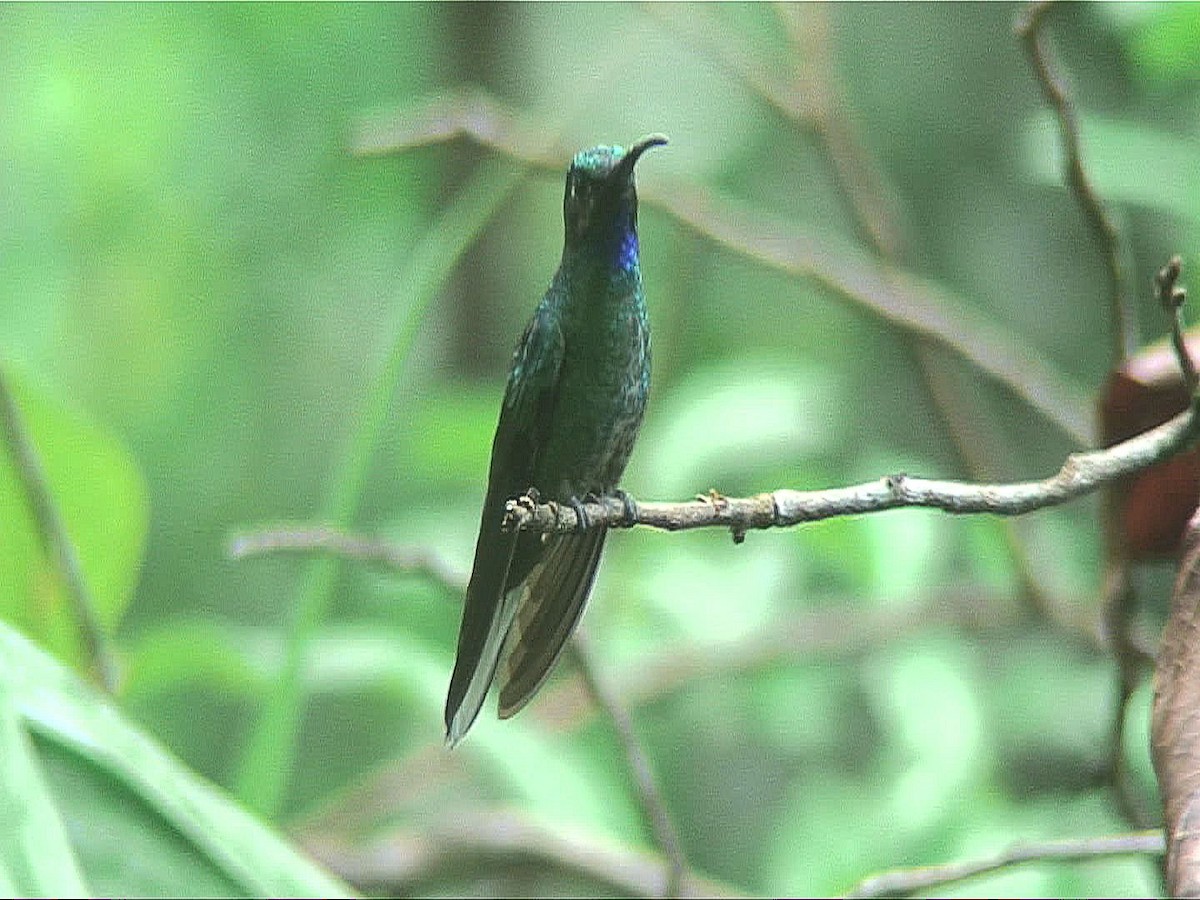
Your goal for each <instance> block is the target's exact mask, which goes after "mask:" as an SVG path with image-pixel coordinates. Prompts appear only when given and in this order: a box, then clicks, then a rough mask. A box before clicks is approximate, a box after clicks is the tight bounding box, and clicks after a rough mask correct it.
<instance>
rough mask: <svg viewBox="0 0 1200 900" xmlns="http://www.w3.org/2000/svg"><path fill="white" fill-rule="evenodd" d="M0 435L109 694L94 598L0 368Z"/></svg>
mask: <svg viewBox="0 0 1200 900" xmlns="http://www.w3.org/2000/svg"><path fill="white" fill-rule="evenodd" d="M0 434H2V435H3V436H4V440H5V442H6V443H7V444H8V447H9V452H10V453H11V454H12V461H13V468H14V469H15V470H16V475H17V480H18V482H19V483H20V485H21V487H22V489H23V490H24V492H25V501H26V502H27V503H28V504H29V511H30V513H31V514H32V516H33V521H34V524H35V525H36V527H37V529H38V535H39V537H40V538H41V541H42V546H43V548H44V549H45V552H46V554H47V556H49V557H51V558H52V559H53V560H54V562H55V564H56V565H57V567H58V571H59V573H60V574H61V575H62V579H63V584H64V586H65V588H66V594H67V598H68V600H69V602H70V604H71V608H72V610H73V611H74V613H75V622H76V625H77V627H78V628H79V636H80V638H81V640H82V642H83V649H84V652H85V653H86V654H87V657H88V662H89V664H90V665H91V667H92V669H93V670H94V671H95V673H96V676H97V678H99V680H100V683H101V684H102V685H103V686H104V689H105V690H107V691H108V692H110V693H111V692H113V691H114V690H116V687H117V667H116V662H115V661H114V660H113V656H112V651H111V650H110V649H109V646H108V641H107V638H106V637H105V635H104V628H103V627H102V626H101V624H100V619H99V616H98V615H97V612H96V600H95V598H94V597H93V596H92V591H91V588H89V587H88V583H87V579H86V578H85V577H84V575H83V566H82V564H81V563H80V561H79V553H78V551H77V550H76V549H75V544H74V543H73V542H72V541H71V536H70V535H69V534H68V533H67V523H66V522H65V521H63V518H62V515H61V514H60V513H59V510H58V507H57V506H56V505H55V503H54V498H53V497H52V496H51V494H50V485H49V482H48V481H47V480H46V472H45V469H43V468H42V461H41V458H40V457H39V456H38V452H37V448H36V447H34V445H33V438H32V437H31V436H30V434H29V431H28V429H27V428H26V427H25V422H24V420H23V419H22V418H21V411H20V410H19V409H18V408H17V402H16V400H15V399H14V397H13V395H12V392H11V391H10V390H9V387H8V382H7V379H6V378H5V376H4V372H3V370H2V369H0Z"/></svg>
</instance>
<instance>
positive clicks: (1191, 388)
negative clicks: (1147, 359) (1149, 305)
mask: <svg viewBox="0 0 1200 900" xmlns="http://www.w3.org/2000/svg"><path fill="white" fill-rule="evenodd" d="M1182 271H1183V258H1182V257H1180V256H1178V255H1176V256H1172V257H1171V258H1170V259H1169V260H1168V261H1167V264H1166V265H1165V266H1163V267H1162V268H1161V269H1159V270H1158V272H1157V274H1155V276H1154V293H1155V295H1156V296H1157V297H1158V302H1159V303H1161V304H1162V307H1163V309H1165V310H1166V311H1167V312H1169V313H1170V314H1171V345H1172V346H1173V347H1174V348H1175V357H1176V359H1178V360H1179V365H1180V368H1181V369H1182V370H1183V383H1184V384H1185V385H1187V389H1188V393H1191V394H1195V393H1196V387H1197V385H1198V384H1200V378H1198V377H1197V375H1196V364H1195V363H1194V362H1193V361H1192V356H1191V354H1190V353H1189V352H1188V348H1187V339H1186V338H1185V337H1184V333H1185V332H1186V331H1187V323H1185V322H1184V321H1183V304H1184V302H1185V301H1186V300H1187V290H1186V289H1185V288H1183V287H1182V286H1181V285H1180V284H1179V275H1180V273H1181V272H1182Z"/></svg>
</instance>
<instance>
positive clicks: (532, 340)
mask: <svg viewBox="0 0 1200 900" xmlns="http://www.w3.org/2000/svg"><path fill="white" fill-rule="evenodd" d="M562 359H563V336H562V331H561V330H560V329H559V327H558V323H557V321H555V317H554V315H553V310H552V308H551V306H550V305H549V304H547V303H545V302H543V303H542V304H541V305H539V306H538V309H537V312H535V313H534V316H533V319H532V320H531V321H530V322H529V325H528V327H526V329H525V334H524V335H523V336H522V337H521V343H520V344H519V345H518V347H517V352H516V355H515V358H514V361H513V367H512V371H511V372H510V373H509V377H508V387H507V388H506V389H505V392H504V404H503V405H502V406H501V409H500V422H499V424H497V426H496V437H495V439H494V440H493V441H492V462H491V467H490V469H489V472H488V489H487V497H486V499H485V500H484V503H483V514H482V517H481V521H480V524H479V539H478V541H477V542H476V544H475V562H474V565H473V566H472V569H471V580H470V583H469V584H468V585H467V598H466V604H465V606H464V608H463V619H462V627H461V629H460V630H459V633H458V653H457V656H456V658H455V661H454V674H453V675H452V676H451V677H450V690H449V693H448V694H447V697H446V740H447V741H448V742H449V743H450V744H451V745H453V744H455V743H457V742H458V740H459V739H460V738H461V737H462V736H463V735H464V734H466V732H467V729H468V728H470V727H471V723H472V722H474V721H475V717H476V716H477V715H478V714H479V710H480V708H481V707H482V706H483V701H484V698H485V697H487V691H488V687H490V686H491V683H492V679H493V678H494V677H495V674H496V666H497V663H498V662H499V659H500V651H501V649H502V648H503V646H504V641H505V638H506V637H507V636H508V632H509V628H510V626H511V625H512V621H513V616H514V615H515V613H516V610H517V608H518V605H519V603H520V601H521V595H522V593H523V591H524V587H523V586H522V585H519V584H518V586H517V587H513V584H514V582H520V581H522V580H523V576H524V574H525V572H527V571H528V566H529V565H530V564H532V563H533V562H534V561H535V560H536V558H537V557H538V556H540V555H541V554H540V549H541V547H542V536H541V535H540V534H535V533H532V532H521V533H519V534H518V533H506V532H504V531H503V530H502V529H501V527H500V526H501V522H502V519H503V516H504V504H505V501H507V500H508V499H510V498H512V497H515V496H517V495H519V494H521V493H523V492H524V491H526V490H528V489H529V488H530V487H531V486H532V485H533V475H534V467H535V465H536V462H537V457H538V451H539V449H540V448H541V446H542V445H543V444H544V442H545V438H546V436H547V435H548V433H549V427H550V420H551V418H552V414H553V407H554V399H555V397H556V394H557V391H556V388H557V385H558V377H559V371H560V369H561V368H562ZM518 545H520V548H521V550H520V553H519V554H517V555H518V556H519V557H520V560H521V564H520V565H519V568H521V569H523V570H525V571H523V572H520V573H511V575H517V574H519V575H520V576H522V577H518V578H515V579H514V578H513V577H511V575H510V571H509V569H510V567H511V566H512V563H513V557H514V553H516V552H517V548H518Z"/></svg>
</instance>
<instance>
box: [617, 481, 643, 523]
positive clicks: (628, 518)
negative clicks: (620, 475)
mask: <svg viewBox="0 0 1200 900" xmlns="http://www.w3.org/2000/svg"><path fill="white" fill-rule="evenodd" d="M613 496H614V497H616V498H617V499H618V500H620V501H621V508H622V509H624V510H625V527H626V528H632V527H633V526H634V525H636V524H637V520H638V507H637V501H636V500H634V499H633V497H631V496H629V494H628V493H627V492H625V491H623V490H621V489H620V488H617V489H616V490H615V491H613Z"/></svg>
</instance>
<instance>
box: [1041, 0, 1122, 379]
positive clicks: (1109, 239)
mask: <svg viewBox="0 0 1200 900" xmlns="http://www.w3.org/2000/svg"><path fill="white" fill-rule="evenodd" d="M1052 5H1053V3H1052V0H1039V2H1036V3H1032V4H1030V5H1029V7H1027V9H1026V10H1025V13H1024V15H1022V17H1021V19H1020V21H1019V22H1018V23H1017V35H1018V36H1019V37H1020V38H1021V41H1022V43H1023V44H1024V46H1025V52H1026V53H1027V54H1028V55H1029V59H1030V62H1031V63H1032V64H1033V71H1034V74H1035V75H1036V76H1037V80H1038V85H1039V86H1040V87H1041V89H1042V94H1043V95H1044V96H1045V98H1046V101H1047V102H1048V103H1049V104H1050V106H1051V108H1052V109H1053V110H1054V114H1055V117H1056V118H1057V120H1058V126H1059V132H1060V135H1061V137H1062V143H1063V149H1064V152H1065V156H1066V177H1067V184H1068V185H1069V186H1070V188H1071V192H1072V193H1073V194H1074V195H1075V197H1076V198H1077V199H1078V200H1079V204H1080V206H1082V207H1083V214H1084V217H1085V218H1086V219H1087V223H1088V226H1089V227H1090V228H1091V229H1092V233H1093V234H1094V235H1095V238H1096V243H1097V244H1098V245H1099V248H1100V254H1101V256H1102V257H1103V258H1104V263H1105V266H1106V267H1107V269H1108V278H1109V283H1110V294H1109V315H1110V316H1111V319H1112V343H1113V347H1112V359H1113V365H1114V366H1115V365H1119V364H1120V362H1121V361H1122V360H1123V359H1125V358H1126V357H1127V356H1129V355H1130V354H1131V353H1132V352H1133V350H1134V348H1135V347H1136V345H1137V335H1136V334H1135V333H1134V330H1133V322H1132V317H1131V316H1130V315H1129V314H1128V305H1129V304H1128V298H1127V294H1126V288H1125V272H1124V266H1122V264H1121V246H1120V235H1119V234H1118V232H1117V226H1116V225H1115V224H1113V221H1112V219H1111V218H1110V217H1109V215H1108V213H1107V212H1105V210H1104V206H1103V204H1102V203H1101V202H1100V198H1099V196H1098V195H1097V194H1096V191H1095V188H1093V187H1092V183H1091V181H1090V180H1089V178H1088V176H1087V172H1086V171H1085V170H1084V168H1083V150H1082V148H1081V142H1080V139H1079V117H1078V116H1077V115H1076V113H1075V106H1074V104H1073V103H1072V102H1071V99H1070V96H1069V95H1068V93H1067V86H1066V82H1065V81H1064V79H1063V78H1062V76H1061V75H1059V74H1058V73H1057V72H1056V71H1055V69H1054V66H1053V64H1052V63H1051V61H1050V51H1049V48H1048V47H1047V46H1046V37H1045V35H1044V33H1043V31H1042V26H1043V24H1044V23H1045V20H1046V14H1047V13H1048V12H1049V11H1050V9H1051V7H1052Z"/></svg>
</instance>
